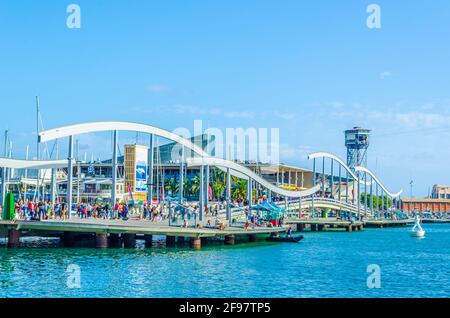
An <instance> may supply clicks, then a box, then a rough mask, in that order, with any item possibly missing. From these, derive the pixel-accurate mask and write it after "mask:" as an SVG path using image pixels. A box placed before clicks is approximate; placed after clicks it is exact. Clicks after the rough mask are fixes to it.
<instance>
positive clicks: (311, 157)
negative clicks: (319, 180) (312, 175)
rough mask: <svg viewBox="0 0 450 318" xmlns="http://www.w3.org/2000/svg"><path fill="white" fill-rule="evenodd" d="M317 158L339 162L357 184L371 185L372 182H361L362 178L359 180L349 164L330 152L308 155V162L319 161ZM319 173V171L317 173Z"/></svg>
mask: <svg viewBox="0 0 450 318" xmlns="http://www.w3.org/2000/svg"><path fill="white" fill-rule="evenodd" d="M317 158H329V159H333V160H335V161H337V162H338V163H339V164H340V165H341V166H343V167H344V169H345V170H346V171H347V172H348V173H349V174H350V175H351V176H352V177H353V179H355V181H356V182H359V183H362V184H366V185H370V184H371V183H370V182H367V181H366V182H364V180H361V179H360V178H358V176H357V175H356V174H355V173H354V172H353V171H352V169H350V167H349V166H347V164H346V163H345V162H344V161H343V160H342V159H341V158H339V157H338V156H336V155H334V154H332V153H330V152H325V151H319V152H313V153H311V154H309V155H308V160H312V159H317ZM316 173H317V171H316Z"/></svg>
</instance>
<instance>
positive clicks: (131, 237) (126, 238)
mask: <svg viewBox="0 0 450 318" xmlns="http://www.w3.org/2000/svg"><path fill="white" fill-rule="evenodd" d="M122 237H123V246H124V247H126V248H134V247H136V234H131V233H124V234H122Z"/></svg>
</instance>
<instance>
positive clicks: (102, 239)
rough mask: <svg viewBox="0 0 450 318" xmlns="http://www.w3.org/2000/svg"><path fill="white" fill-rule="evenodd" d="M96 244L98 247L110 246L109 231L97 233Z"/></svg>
mask: <svg viewBox="0 0 450 318" xmlns="http://www.w3.org/2000/svg"><path fill="white" fill-rule="evenodd" d="M95 246H96V247H97V248H107V247H108V234H107V233H96V234H95Z"/></svg>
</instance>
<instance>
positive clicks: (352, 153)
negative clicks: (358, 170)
mask: <svg viewBox="0 0 450 318" xmlns="http://www.w3.org/2000/svg"><path fill="white" fill-rule="evenodd" d="M369 136H370V130H369V129H363V128H361V127H353V128H352V129H349V130H346V131H345V147H347V166H349V167H350V168H352V169H353V167H355V166H363V167H367V148H369Z"/></svg>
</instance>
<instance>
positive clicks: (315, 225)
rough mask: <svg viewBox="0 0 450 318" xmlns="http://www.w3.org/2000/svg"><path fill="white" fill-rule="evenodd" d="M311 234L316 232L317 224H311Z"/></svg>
mask: <svg viewBox="0 0 450 318" xmlns="http://www.w3.org/2000/svg"><path fill="white" fill-rule="evenodd" d="M310 226H311V232H316V231H317V224H311V225H310Z"/></svg>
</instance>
